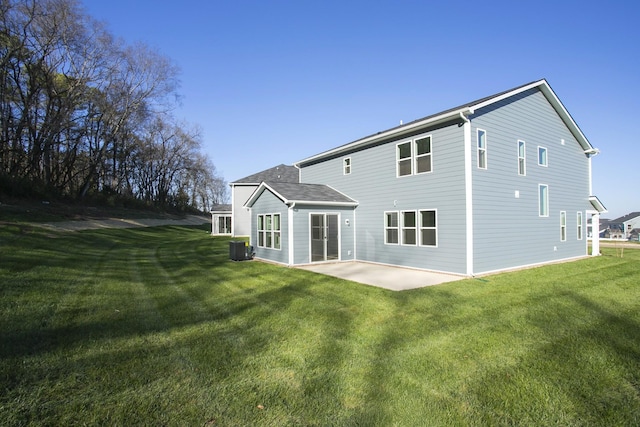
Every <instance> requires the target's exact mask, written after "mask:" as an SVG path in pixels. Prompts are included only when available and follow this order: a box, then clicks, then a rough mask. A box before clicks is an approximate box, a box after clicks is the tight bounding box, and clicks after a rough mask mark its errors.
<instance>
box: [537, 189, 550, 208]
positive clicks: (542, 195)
mask: <svg viewBox="0 0 640 427" xmlns="http://www.w3.org/2000/svg"><path fill="white" fill-rule="evenodd" d="M538 215H539V216H549V186H548V185H545V184H539V185H538Z"/></svg>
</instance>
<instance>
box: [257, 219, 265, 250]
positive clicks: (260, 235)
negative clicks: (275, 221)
mask: <svg viewBox="0 0 640 427" xmlns="http://www.w3.org/2000/svg"><path fill="white" fill-rule="evenodd" d="M258 247H264V215H258Z"/></svg>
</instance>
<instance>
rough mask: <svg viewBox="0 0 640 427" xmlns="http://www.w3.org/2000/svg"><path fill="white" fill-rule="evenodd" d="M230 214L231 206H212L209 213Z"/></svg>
mask: <svg viewBox="0 0 640 427" xmlns="http://www.w3.org/2000/svg"><path fill="white" fill-rule="evenodd" d="M216 212H217V213H220V212H231V205H213V206H212V207H211V211H210V213H216Z"/></svg>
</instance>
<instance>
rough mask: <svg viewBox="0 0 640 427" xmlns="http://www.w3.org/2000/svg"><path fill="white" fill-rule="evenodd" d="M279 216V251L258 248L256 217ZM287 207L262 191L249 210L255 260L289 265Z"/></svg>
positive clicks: (271, 194) (268, 193)
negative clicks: (259, 259) (265, 215)
mask: <svg viewBox="0 0 640 427" xmlns="http://www.w3.org/2000/svg"><path fill="white" fill-rule="evenodd" d="M277 213H279V214H280V221H281V226H280V229H281V230H280V233H281V238H280V242H281V244H280V249H271V248H260V247H258V230H257V223H258V221H257V217H258V215H260V214H277ZM288 224H289V218H288V207H287V206H286V205H285V204H284V203H283V202H282V200H280V199H279V198H277V197H276V196H274V195H273V193H271V192H270V191H264V192H263V193H262V195H260V197H259V198H258V200H256V202H255V203H254V204H253V207H252V208H251V239H250V240H251V245H253V249H254V251H255V253H256V257H257V258H262V259H266V260H269V261H273V262H278V263H282V264H288V263H289V231H288Z"/></svg>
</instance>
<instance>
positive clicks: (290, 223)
mask: <svg viewBox="0 0 640 427" xmlns="http://www.w3.org/2000/svg"><path fill="white" fill-rule="evenodd" d="M295 207H296V204H295V203H293V204H291V205H290V206H289V208H288V209H287V220H288V223H287V233H288V235H287V244H288V245H289V247H288V248H287V249H288V252H289V265H293V263H294V260H295V258H294V256H295V251H294V248H293V245H294V240H293V214H294V212H293V209H294V208H295Z"/></svg>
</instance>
